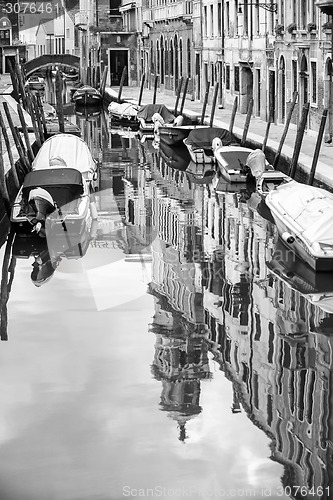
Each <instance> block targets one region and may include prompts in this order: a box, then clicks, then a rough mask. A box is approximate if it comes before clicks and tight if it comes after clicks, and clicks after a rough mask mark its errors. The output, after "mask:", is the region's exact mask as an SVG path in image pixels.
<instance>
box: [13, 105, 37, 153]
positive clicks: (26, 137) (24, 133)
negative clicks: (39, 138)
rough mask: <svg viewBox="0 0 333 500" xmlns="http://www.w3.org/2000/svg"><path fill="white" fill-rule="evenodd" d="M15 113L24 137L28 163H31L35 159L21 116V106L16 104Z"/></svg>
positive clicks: (25, 125) (26, 128)
mask: <svg viewBox="0 0 333 500" xmlns="http://www.w3.org/2000/svg"><path fill="white" fill-rule="evenodd" d="M17 113H18V115H19V118H20V122H21V127H22V131H23V136H24V140H25V144H26V147H27V151H28V157H29V160H30V162H32V161H33V160H34V158H35V155H34V153H33V151H32V147H31V144H30V140H29V133H28V127H27V124H26V122H25V119H24V116H23V111H22V108H21V105H20V104H19V103H17Z"/></svg>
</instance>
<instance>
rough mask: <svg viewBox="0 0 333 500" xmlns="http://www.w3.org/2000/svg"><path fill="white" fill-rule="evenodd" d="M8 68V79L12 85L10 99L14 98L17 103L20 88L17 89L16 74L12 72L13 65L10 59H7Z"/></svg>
mask: <svg viewBox="0 0 333 500" xmlns="http://www.w3.org/2000/svg"><path fill="white" fill-rule="evenodd" d="M8 67H9V73H10V78H11V81H12V85H13V92H12V97H14V99H15V100H16V101H18V100H19V97H20V87H19V83H18V76H17V74H16V72H15V71H14V68H13V65H12V63H11V61H10V59H8Z"/></svg>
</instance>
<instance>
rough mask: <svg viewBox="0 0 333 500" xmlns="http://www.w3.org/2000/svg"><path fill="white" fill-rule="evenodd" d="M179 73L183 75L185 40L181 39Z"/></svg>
mask: <svg viewBox="0 0 333 500" xmlns="http://www.w3.org/2000/svg"><path fill="white" fill-rule="evenodd" d="M179 73H180V75H181V76H182V75H183V42H182V40H181V39H180V40H179Z"/></svg>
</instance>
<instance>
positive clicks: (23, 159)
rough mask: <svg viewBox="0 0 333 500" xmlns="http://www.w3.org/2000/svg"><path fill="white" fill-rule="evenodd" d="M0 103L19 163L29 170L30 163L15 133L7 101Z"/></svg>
mask: <svg viewBox="0 0 333 500" xmlns="http://www.w3.org/2000/svg"><path fill="white" fill-rule="evenodd" d="M2 105H3V108H4V110H5V113H6V118H7V121H8V125H9V127H10V131H11V133H12V136H13V139H14V142H15V146H16V149H17V152H18V154H19V157H20V161H21V164H22V166H23V168H25V169H26V170H27V171H29V169H30V163H29V160H28V158H27V156H26V153H25V150H24V148H22V145H21V142H20V139H19V136H18V133H17V129H16V128H15V126H14V123H13V120H12V117H11V114H10V111H9V106H8V102H6V101H4V102H3V103H2Z"/></svg>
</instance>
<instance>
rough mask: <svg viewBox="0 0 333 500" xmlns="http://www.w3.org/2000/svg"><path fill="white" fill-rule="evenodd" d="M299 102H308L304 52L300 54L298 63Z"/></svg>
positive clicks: (307, 74)
mask: <svg viewBox="0 0 333 500" xmlns="http://www.w3.org/2000/svg"><path fill="white" fill-rule="evenodd" d="M300 68H301V69H300V89H299V91H300V104H301V105H303V104H305V103H307V102H308V80H309V73H308V62H307V59H306V57H305V54H303V55H302V58H301V64H300Z"/></svg>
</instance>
